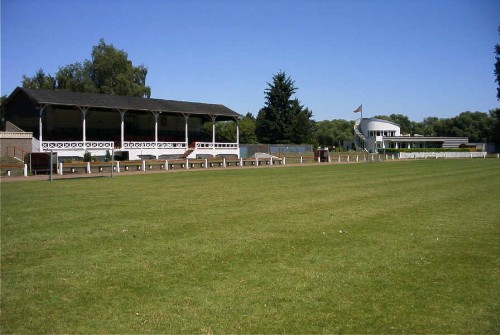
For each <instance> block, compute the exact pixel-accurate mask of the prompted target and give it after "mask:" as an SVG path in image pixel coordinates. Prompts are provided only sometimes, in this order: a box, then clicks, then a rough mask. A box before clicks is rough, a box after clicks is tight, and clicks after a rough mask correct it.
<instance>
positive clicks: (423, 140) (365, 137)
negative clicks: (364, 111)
mask: <svg viewBox="0 0 500 335" xmlns="http://www.w3.org/2000/svg"><path fill="white" fill-rule="evenodd" d="M468 143H469V139H468V138H467V137H428V136H420V135H414V136H409V135H402V134H401V130H400V127H399V125H398V124H396V123H394V122H391V121H387V120H381V119H376V118H360V119H357V120H356V122H355V123H354V145H355V146H356V150H366V151H368V152H377V151H379V150H383V149H387V148H392V149H412V148H458V147H460V146H461V145H467V144H468Z"/></svg>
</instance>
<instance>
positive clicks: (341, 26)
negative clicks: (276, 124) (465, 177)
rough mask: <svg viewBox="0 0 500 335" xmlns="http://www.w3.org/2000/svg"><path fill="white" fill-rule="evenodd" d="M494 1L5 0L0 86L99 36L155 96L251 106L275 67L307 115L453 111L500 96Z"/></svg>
mask: <svg viewBox="0 0 500 335" xmlns="http://www.w3.org/2000/svg"><path fill="white" fill-rule="evenodd" d="M499 24H500V1H498V0H408V1H403V0H399V1H395V0H380V1H377V0H352V1H347V0H346V1H336V0H289V1H284V0H249V1H247V0H215V1H210V0H170V1H169V0H164V1H162V0H150V1H139V0H108V1H103V0H97V1H96V0H1V29H2V31H1V41H2V44H1V47H2V49H1V56H2V59H1V71H2V72H1V94H2V95H4V94H7V95H8V94H10V93H11V92H12V91H13V90H14V88H15V87H16V86H19V85H20V83H21V79H22V75H28V76H33V75H34V74H35V72H36V70H38V69H39V68H42V69H43V70H44V71H45V73H48V74H51V75H54V74H55V73H56V71H57V70H58V67H59V66H64V65H68V64H72V63H75V62H77V61H83V60H84V59H89V58H90V53H91V49H92V46H94V45H96V44H98V42H99V39H100V38H104V40H105V41H106V43H108V44H113V45H114V46H115V47H116V48H118V49H122V50H124V51H126V52H127V53H128V55H129V59H130V60H131V61H132V62H133V63H134V65H140V64H143V65H145V66H146V67H147V68H148V76H147V85H149V86H150V87H151V90H152V97H154V98H161V99H173V100H186V101H199V102H208V103H221V104H224V105H226V106H227V107H229V108H231V109H233V110H235V111H237V112H238V113H240V114H246V113H247V112H251V113H252V114H254V115H256V114H257V112H258V111H259V109H260V108H261V107H262V106H263V105H264V89H265V88H266V87H267V84H266V83H267V82H270V81H271V79H272V76H273V74H275V73H277V72H278V71H280V70H283V71H285V72H286V73H287V74H288V75H289V76H291V77H292V79H293V80H295V85H296V86H297V87H298V91H297V93H296V97H298V98H299V100H300V101H301V103H302V104H303V105H304V106H306V107H308V108H309V109H311V110H312V111H313V114H314V117H313V118H314V119H315V120H317V121H320V120H332V119H346V120H352V119H355V118H356V116H357V115H356V114H354V113H352V111H353V110H354V109H355V108H356V107H358V106H359V105H360V104H363V116H364V117H368V116H374V115H381V114H382V115H389V114H392V113H395V114H404V115H407V116H408V117H409V118H410V119H411V120H413V121H421V120H422V119H423V118H425V117H427V116H437V117H441V118H447V117H453V116H456V115H458V114H459V113H461V112H463V111H466V110H470V111H482V112H488V110H489V109H492V108H498V107H500V103H499V102H498V101H497V100H496V87H497V84H496V83H495V81H494V80H495V78H494V75H493V70H494V62H495V58H494V46H495V44H497V43H500V35H499V34H498V31H497V28H498V26H499Z"/></svg>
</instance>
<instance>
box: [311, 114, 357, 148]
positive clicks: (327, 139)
mask: <svg viewBox="0 0 500 335" xmlns="http://www.w3.org/2000/svg"><path fill="white" fill-rule="evenodd" d="M353 138H354V121H346V120H331V121H328V120H325V121H319V122H317V131H316V139H317V142H318V144H319V145H321V146H328V147H331V146H336V147H340V146H342V143H343V142H344V141H349V140H352V139H353Z"/></svg>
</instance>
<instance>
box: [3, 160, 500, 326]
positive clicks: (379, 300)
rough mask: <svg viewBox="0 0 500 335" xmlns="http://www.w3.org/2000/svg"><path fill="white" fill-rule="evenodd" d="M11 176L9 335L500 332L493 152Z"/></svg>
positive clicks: (499, 225)
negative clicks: (64, 176) (54, 177)
mask: <svg viewBox="0 0 500 335" xmlns="http://www.w3.org/2000/svg"><path fill="white" fill-rule="evenodd" d="M0 187H1V277H2V278H1V280H2V282H1V320H0V321H1V322H0V324H1V330H0V332H1V333H2V334H5V333H24V334H26V333H37V334H41V333H202V334H203V333H301V334H303V333H386V334H387V333H389V334H391V333H394V334H402V333H476V334H484V333H491V334H493V333H497V334H498V333H499V332H500V317H499V316H500V294H499V293H500V206H499V205H500V202H499V199H500V160H496V159H474V160H471V159H468V160H466V159H464V160H425V161H411V162H410V161H407V162H386V163H360V164H350V165H347V164H346V165H311V166H297V167H283V168H281V167H280V168H250V169H237V168H234V169H226V170H208V171H207V170H198V171H189V172H178V173H161V174H144V175H129V176H118V177H115V178H92V179H75V180H59V181H54V182H48V181H32V182H10V183H2V184H1V185H0Z"/></svg>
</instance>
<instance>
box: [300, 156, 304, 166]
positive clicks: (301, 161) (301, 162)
mask: <svg viewBox="0 0 500 335" xmlns="http://www.w3.org/2000/svg"><path fill="white" fill-rule="evenodd" d="M303 162H304V161H303V160H302V156H300V164H303Z"/></svg>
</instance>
